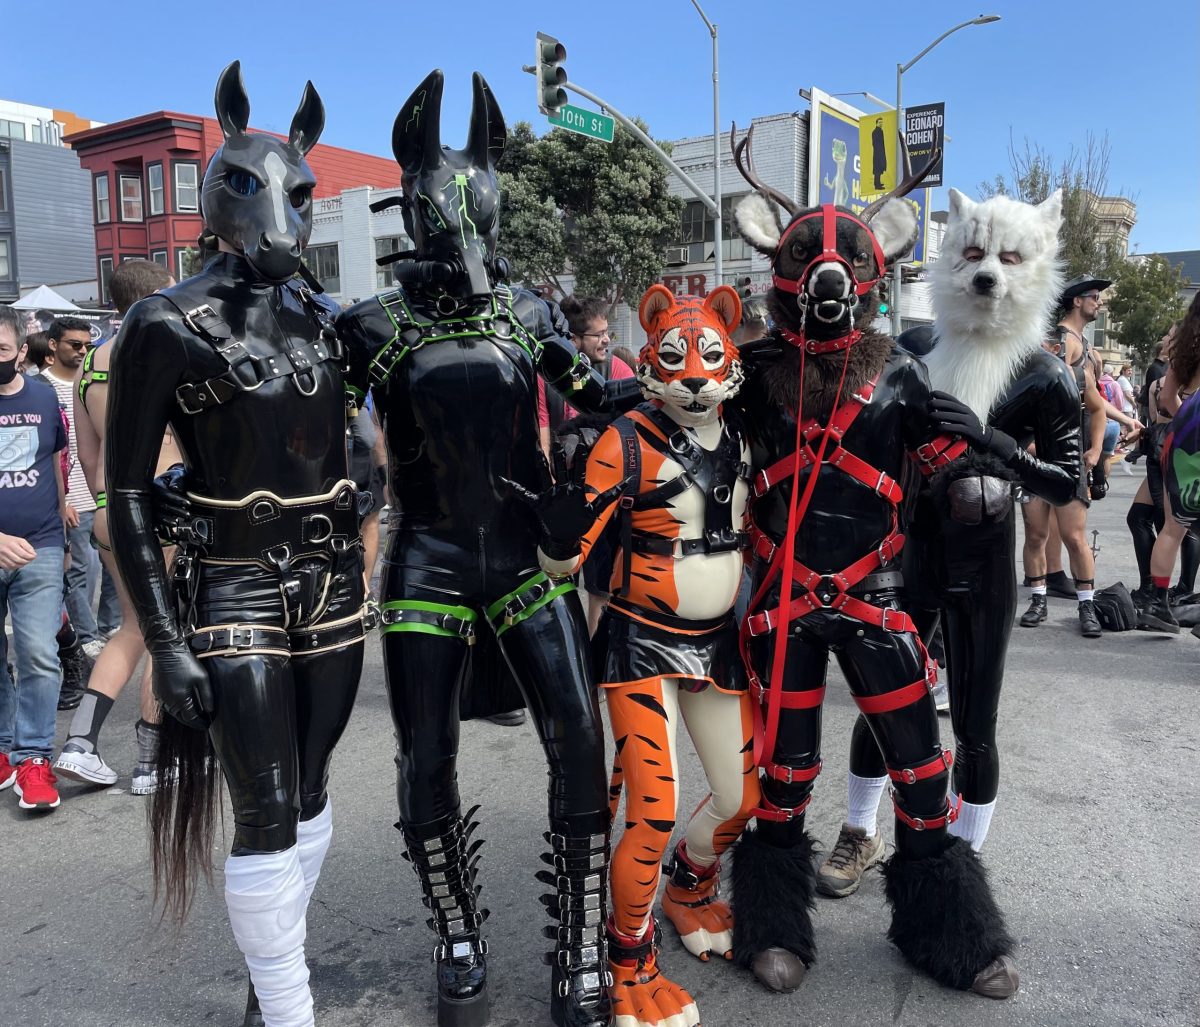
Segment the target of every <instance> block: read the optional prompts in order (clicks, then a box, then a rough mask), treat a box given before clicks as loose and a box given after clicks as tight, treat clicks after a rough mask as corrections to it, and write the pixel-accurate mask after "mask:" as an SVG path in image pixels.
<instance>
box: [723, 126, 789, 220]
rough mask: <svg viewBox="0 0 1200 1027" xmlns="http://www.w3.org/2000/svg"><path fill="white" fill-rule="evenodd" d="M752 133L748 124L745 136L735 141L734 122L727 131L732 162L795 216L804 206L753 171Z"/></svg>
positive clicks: (768, 195) (759, 188)
mask: <svg viewBox="0 0 1200 1027" xmlns="http://www.w3.org/2000/svg"><path fill="white" fill-rule="evenodd" d="M753 135H754V126H753V125H751V126H750V130H749V131H748V132H747V133H746V138H745V139H743V140H742V141H741V142H740V143H739V142H738V141H737V123H736V122H734V123H733V126H732V128H731V129H730V131H729V148H730V149H731V150H733V162H734V164H736V165H737V169H738V171H740V172H741V173H742V178H744V179H745V180H746V181H747V182H749V183H750V184H751V185H752V186H754V188H755V189H757V190H758V191H759V192H760V193H762V194H763V195H764V196H767V197H769V198H770V199H772V200H774V201H775V202H776V203H778V204H779V206H781V207H782V208H783V209H784V210H786V211H787V212H788V216H789V217H795V216H796V215H797V214H799V213H800V211H801V210H803V209H804V208H803V207H801V206H800V205H799V204H798V203H796V202H795V201H794V200H792V199H791V198H790V197H788V196H785V195H784V194H783V193H781V192H780V191H779V190H778V189H774V188H772V187H771V186H769V185H767V184H766V183H764V182H763V181H762V179H760V178H759V177H758V175H756V174H755V173H754V157H753V155H752V151H751V149H750V139H751V137H752V136H753ZM743 153H744V154H745V158H746V159H745V163H743V162H742V155H743Z"/></svg>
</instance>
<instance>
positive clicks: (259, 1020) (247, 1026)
mask: <svg viewBox="0 0 1200 1027" xmlns="http://www.w3.org/2000/svg"><path fill="white" fill-rule="evenodd" d="M266 1022H267V1021H266V1020H264V1019H263V1015H262V1008H261V1007H260V1006H259V1004H258V996H257V995H256V994H255V993H254V982H253V981H247V982H246V1015H245V1016H244V1017H243V1018H242V1027H265V1024H266Z"/></svg>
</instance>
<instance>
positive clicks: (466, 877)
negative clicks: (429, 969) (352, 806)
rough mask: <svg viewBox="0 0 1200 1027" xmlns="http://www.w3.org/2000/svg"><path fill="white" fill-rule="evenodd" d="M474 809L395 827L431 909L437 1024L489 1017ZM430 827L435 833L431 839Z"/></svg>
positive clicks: (463, 1024) (466, 1024)
mask: <svg viewBox="0 0 1200 1027" xmlns="http://www.w3.org/2000/svg"><path fill="white" fill-rule="evenodd" d="M478 808H479V807H475V809H472V810H471V811H470V812H469V813H468V814H467V816H466V820H464V819H463V818H462V817H460V816H454V817H448V818H446V819H445V820H444V821H441V822H439V823H437V824H435V825H422V827H421V828H419V829H418V828H416V827H411V828H410V827H408V826H405V825H403V824H401V825H399V826H400V828H401V830H402V831H403V832H404V842H405V847H406V848H407V850H408V851H407V852H406V853H405V859H407V860H408V861H409V862H410V863H411V864H412V865H413V869H414V870H416V872H417V877H418V878H419V879H420V881H421V892H422V895H423V899H422V901H423V902H424V903H425V906H426V907H427V908H428V909H429V911H430V913H432V916H430V917H429V919H428V920H426V921H425V922H426V924H427V925H428V926H429V927H430V928H432V930H433V931H434V933H435V934H436V935H437V936H438V944H437V945H436V946H435V947H434V950H433V961H434V963H435V964H436V967H437V990H438V1027H483V1025H484V1024H486V1023H487V1022H488V1017H489V1016H490V1008H489V998H488V987H487V959H486V956H487V942H486V941H484V940H483V939H482V938H481V937H480V928H481V927H482V926H483V922H484V921H485V920H486V919H487V916H488V911H487V910H486V909H483V910H481V909H480V908H479V902H478V900H479V891H480V888H479V886H478V885H476V883H475V873H476V868H477V866H478V864H479V857H478V855H477V854H478V852H479V848H480V846H482V845H483V841H482V840H480V839H477V840H475V841H471V834H472V833H473V832H474V830H475V828H476V826H477V824H476V822H475V821H474V820H473V819H472V818H473V817H474V815H475V812H476V810H477V809H478ZM431 829H432V831H434V832H436V833H433V834H432V837H431V836H430V834H431Z"/></svg>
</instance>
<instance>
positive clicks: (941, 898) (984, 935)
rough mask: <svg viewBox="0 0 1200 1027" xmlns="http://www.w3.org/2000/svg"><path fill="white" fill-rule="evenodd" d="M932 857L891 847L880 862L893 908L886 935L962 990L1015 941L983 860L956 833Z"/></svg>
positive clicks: (920, 965)
mask: <svg viewBox="0 0 1200 1027" xmlns="http://www.w3.org/2000/svg"><path fill="white" fill-rule="evenodd" d="M948 840H949V843H950V844H949V845H947V847H946V848H945V849H944V850H943V851H942V852H940V853H938V854H937V855H935V856H926V857H925V858H924V859H913V858H912V857H906V856H903V855H901V853H900V852H899V851H897V852H896V854H895V855H894V856H892V858H891V859H889V860H888V861H887V862H886V863H885V864H884V867H883V876H884V888H885V892H886V894H887V899H888V903H889V904H890V905H891V907H892V924H891V927H889V928H888V938H890V939H891V941H892V942H893V943H894V944H895V946H896V947H897V948H898V949H899V950H900V951H901V953H902V954H903V955H904V958H905V959H907V960H908V961H909V962H910V963H912V964H913V966H915V967H916V968H917V969H919V970H924V971H925V972H926V973H927V974H929V976H930V977H932V978H933V979H934V980H935V981H938V982H939V983H941V984H944V985H947V986H948V987H951V988H960V989H963V990H966V989H968V988H970V987H971V986H972V984H974V983H975V977H976V975H977V974H978V973H979V972H980V971H981V970H983V969H984V968H985V967H987V966H988V965H989V964H990V963H991V962H992V961H993V960H995V959H996V958H997V957H998V956H1006V955H1008V954H1009V953H1011V952H1012V950H1013V948H1014V946H1015V945H1016V942H1015V940H1014V939H1013V937H1012V936H1011V935H1010V934H1009V933H1008V929H1007V927H1006V926H1005V923H1004V916H1003V914H1002V913H1001V912H1000V908H999V907H998V906H997V905H996V900H995V898H994V897H993V895H992V890H991V888H990V887H989V885H988V880H987V873H986V872H985V870H984V868H983V863H982V862H980V859H979V857H978V856H977V855H976V854H975V852H974V851H972V849H971V846H970V845H969V844H967V842H965V841H963V840H962V839H961V838H953V837H951V838H949V839H948Z"/></svg>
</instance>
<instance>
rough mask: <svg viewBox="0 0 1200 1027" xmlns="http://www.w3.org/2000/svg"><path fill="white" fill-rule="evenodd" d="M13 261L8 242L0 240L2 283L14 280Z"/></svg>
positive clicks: (0, 279)
mask: <svg viewBox="0 0 1200 1027" xmlns="http://www.w3.org/2000/svg"><path fill="white" fill-rule="evenodd" d="M12 276H13V273H12V259H11V257H10V256H9V249H8V240H7V239H0V282H7V281H11V280H12Z"/></svg>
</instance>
